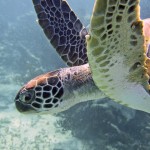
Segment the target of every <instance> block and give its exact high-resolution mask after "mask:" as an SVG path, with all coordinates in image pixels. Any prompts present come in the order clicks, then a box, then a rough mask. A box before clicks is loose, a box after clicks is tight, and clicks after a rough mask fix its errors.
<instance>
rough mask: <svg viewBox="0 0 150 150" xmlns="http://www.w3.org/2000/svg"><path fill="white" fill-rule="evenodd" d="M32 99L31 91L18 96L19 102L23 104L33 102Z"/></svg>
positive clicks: (32, 93)
mask: <svg viewBox="0 0 150 150" xmlns="http://www.w3.org/2000/svg"><path fill="white" fill-rule="evenodd" d="M33 98H34V92H33V91H31V90H30V91H26V92H24V93H22V94H21V95H20V100H21V101H22V102H25V103H30V102H31V101H32V100H33Z"/></svg>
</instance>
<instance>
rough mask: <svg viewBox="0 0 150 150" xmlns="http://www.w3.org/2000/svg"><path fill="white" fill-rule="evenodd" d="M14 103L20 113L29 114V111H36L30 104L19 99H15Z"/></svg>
mask: <svg viewBox="0 0 150 150" xmlns="http://www.w3.org/2000/svg"><path fill="white" fill-rule="evenodd" d="M15 105H16V108H17V110H18V111H19V112H21V113H26V114H27V113H29V114H31V113H35V112H37V111H36V110H34V109H33V107H31V105H30V104H24V103H22V102H20V101H19V100H15Z"/></svg>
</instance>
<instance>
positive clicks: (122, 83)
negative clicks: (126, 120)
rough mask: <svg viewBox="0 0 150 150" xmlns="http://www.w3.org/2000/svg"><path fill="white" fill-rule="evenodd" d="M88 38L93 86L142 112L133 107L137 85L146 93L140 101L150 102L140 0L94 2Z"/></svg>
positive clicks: (149, 109)
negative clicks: (131, 89)
mask: <svg viewBox="0 0 150 150" xmlns="http://www.w3.org/2000/svg"><path fill="white" fill-rule="evenodd" d="M89 34H90V35H89V36H87V51H88V52H87V53H88V59H89V64H90V67H91V70H92V77H93V79H94V82H95V84H96V85H97V86H98V87H99V89H100V90H102V91H103V92H104V93H105V94H106V95H108V96H109V97H110V98H112V99H114V100H115V101H117V102H120V103H122V104H124V105H131V106H130V107H132V108H135V109H139V110H143V109H144V108H138V107H139V106H137V108H136V106H135V107H134V103H135V98H136V96H135V95H136V92H138V91H137V89H138V88H137V87H136V86H138V85H140V86H141V87H142V88H143V87H144V88H145V89H146V90H145V89H144V88H143V89H144V91H145V93H144V94H146V96H145V95H143V96H142V98H143V99H144V100H146V102H147V100H148V98H149V101H150V96H149V95H148V93H147V92H146V91H148V89H149V84H148V78H149V76H148V75H147V69H146V65H145V62H146V59H147V57H146V55H145V51H146V44H145V39H144V35H143V22H142V21H141V20H140V7H139V0H96V2H95V6H94V10H93V14H92V17H91V27H90V33H89ZM134 85H135V87H136V88H137V89H136V88H135V89H134V90H133V92H132V93H130V91H128V87H129V86H131V87H132V88H134ZM141 87H140V88H141ZM129 90H130V88H129ZM128 92H129V96H127V98H126V97H125V96H126V95H127V94H128ZM134 92H135V93H134ZM130 95H131V96H130ZM137 97H138V95H137ZM130 99H131V100H130ZM132 99H134V100H132ZM131 101H132V102H131ZM141 103H143V102H141ZM144 103H145V102H144ZM139 105H140V104H139ZM144 105H145V104H144ZM144 111H148V112H149V111H150V108H148V110H147V108H146V110H144Z"/></svg>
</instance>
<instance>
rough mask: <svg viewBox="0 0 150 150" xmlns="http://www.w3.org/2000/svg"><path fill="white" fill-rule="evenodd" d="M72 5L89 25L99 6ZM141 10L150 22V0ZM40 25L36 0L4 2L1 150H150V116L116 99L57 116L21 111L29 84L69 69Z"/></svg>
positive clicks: (0, 12) (0, 7) (78, 0)
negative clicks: (17, 100) (18, 100)
mask: <svg viewBox="0 0 150 150" xmlns="http://www.w3.org/2000/svg"><path fill="white" fill-rule="evenodd" d="M68 2H69V4H70V5H71V7H72V8H73V10H74V11H75V12H76V13H77V14H78V16H79V18H80V19H81V20H82V21H83V22H84V24H85V26H87V25H88V22H89V17H90V14H91V11H92V7H93V2H92V1H89V0H84V1H82V0H75V1H74V0H68ZM141 7H142V10H141V13H142V16H141V17H142V18H147V17H150V9H149V8H150V1H149V0H141ZM35 20H36V14H35V12H34V9H33V5H32V2H31V0H13V1H12V0H0V150H150V114H148V113H144V112H140V111H135V110H133V109H130V108H126V107H124V106H120V105H119V104H116V103H114V102H112V101H111V100H107V99H104V100H97V101H89V102H84V103H81V104H78V105H76V106H74V107H73V108H71V109H70V110H68V111H66V112H64V113H60V114H59V115H57V116H52V115H50V114H47V115H23V114H20V113H19V112H17V110H16V109H15V106H14V97H15V95H16V93H17V91H18V90H19V88H20V87H21V86H22V85H23V84H24V83H25V82H27V81H28V80H30V79H32V78H33V77H35V76H36V75H39V74H42V73H44V72H47V71H51V70H54V69H57V68H60V67H64V66H65V64H64V63H63V61H62V60H61V59H60V58H59V57H58V55H57V54H56V53H55V51H54V50H53V48H52V47H51V46H50V44H49V42H48V40H47V39H46V37H45V36H44V34H43V32H42V30H41V28H40V27H39V26H38V24H37V23H36V21H35ZM135 55H136V53H135Z"/></svg>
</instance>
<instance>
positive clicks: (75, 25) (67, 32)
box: [33, 0, 88, 66]
mask: <svg viewBox="0 0 150 150" xmlns="http://www.w3.org/2000/svg"><path fill="white" fill-rule="evenodd" d="M33 4H34V7H35V11H36V13H37V17H38V21H39V24H40V26H41V27H42V29H43V30H44V33H45V35H46V36H47V38H48V39H49V40H50V43H51V44H52V45H53V47H54V48H55V49H56V51H57V52H58V54H59V55H60V56H61V58H62V59H63V60H64V61H65V62H66V63H67V65H68V66H77V65H82V64H85V63H87V61H88V59H87V54H86V39H85V35H86V34H87V30H86V29H85V27H84V26H83V24H82V23H81V21H80V20H79V19H78V18H77V16H76V15H75V13H74V12H73V11H72V10H71V8H70V7H69V5H68V3H67V2H66V1H65V0H33Z"/></svg>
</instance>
